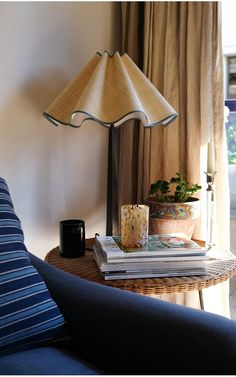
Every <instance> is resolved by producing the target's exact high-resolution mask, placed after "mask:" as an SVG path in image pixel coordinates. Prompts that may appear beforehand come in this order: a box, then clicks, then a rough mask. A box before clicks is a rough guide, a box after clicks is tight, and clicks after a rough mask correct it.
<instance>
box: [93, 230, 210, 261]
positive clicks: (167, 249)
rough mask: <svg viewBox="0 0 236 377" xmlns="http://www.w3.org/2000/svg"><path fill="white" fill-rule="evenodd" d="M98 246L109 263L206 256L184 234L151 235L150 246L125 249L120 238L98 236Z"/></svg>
mask: <svg viewBox="0 0 236 377" xmlns="http://www.w3.org/2000/svg"><path fill="white" fill-rule="evenodd" d="M96 244H97V245H98V246H99V247H100V249H101V250H102V251H103V252H104V254H105V257H106V259H107V261H109V260H114V259H117V260H119V259H126V258H129V259H130V260H131V259H132V258H139V259H140V258H141V257H145V258H148V259H149V258H150V257H161V256H162V257H163V256H165V257H168V256H169V257H172V256H174V255H175V256H190V255H192V256H204V255H206V253H207V250H206V249H205V248H202V247H200V246H199V245H198V244H197V243H196V242H195V241H193V240H191V239H189V238H187V237H186V236H185V235H184V234H181V233H176V234H159V235H149V236H148V245H147V246H146V247H142V248H125V247H124V246H123V245H122V243H121V237H120V236H96Z"/></svg>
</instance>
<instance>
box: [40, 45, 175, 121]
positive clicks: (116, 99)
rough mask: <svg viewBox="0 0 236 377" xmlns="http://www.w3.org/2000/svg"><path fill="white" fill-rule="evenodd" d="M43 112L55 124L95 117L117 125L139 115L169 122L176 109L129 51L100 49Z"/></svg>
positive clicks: (143, 118) (140, 117)
mask: <svg viewBox="0 0 236 377" xmlns="http://www.w3.org/2000/svg"><path fill="white" fill-rule="evenodd" d="M44 116H45V117H46V118H47V119H48V120H49V121H51V122H52V123H53V124H54V125H56V126H58V125H68V126H73V127H79V126H81V124H82V123H83V122H84V121H86V120H94V121H96V122H97V123H100V124H102V125H103V126H106V127H110V125H113V126H115V127H116V126H120V125H121V124H122V123H124V122H126V121H127V120H129V119H140V120H141V122H142V123H143V125H144V126H145V127H151V126H155V125H158V124H163V125H167V124H168V123H170V122H172V121H173V120H174V119H175V118H176V116H177V113H176V111H175V110H174V109H173V108H172V107H171V105H170V104H169V103H168V102H167V101H166V100H165V98H164V97H163V96H162V95H161V93H160V92H159V91H158V90H157V89H156V88H155V86H154V85H153V84H152V83H151V81H150V80H149V79H148V78H147V77H146V76H145V75H144V74H143V72H142V71H141V70H140V69H139V68H138V67H137V66H136V64H135V63H134V62H133V61H132V59H131V58H130V57H129V56H128V55H127V54H124V55H122V56H121V55H120V54H119V52H115V53H114V54H113V55H109V54H108V53H107V52H104V53H103V54H100V53H98V52H97V53H96V54H95V56H94V57H93V58H92V59H91V60H90V61H89V63H88V64H87V65H86V66H85V67H84V69H82V71H81V73H80V74H79V75H78V76H77V77H76V78H75V79H74V80H73V81H72V82H70V83H69V84H68V86H67V87H66V88H65V89H64V90H63V91H62V93H61V94H60V95H59V96H58V97H57V98H56V99H55V100H54V101H53V103H52V104H51V105H50V106H49V107H48V108H47V109H46V111H45V112H44Z"/></svg>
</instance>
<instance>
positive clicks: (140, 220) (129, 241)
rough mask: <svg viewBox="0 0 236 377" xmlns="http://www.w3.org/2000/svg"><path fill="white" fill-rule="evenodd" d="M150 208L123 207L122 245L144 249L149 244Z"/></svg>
mask: <svg viewBox="0 0 236 377" xmlns="http://www.w3.org/2000/svg"><path fill="white" fill-rule="evenodd" d="M148 224H149V207H148V206H145V205H140V204H139V205H138V204H135V205H134V204H133V205H123V206H122V207H121V243H122V245H123V246H125V247H132V248H136V247H143V246H146V245H147V243H148Z"/></svg>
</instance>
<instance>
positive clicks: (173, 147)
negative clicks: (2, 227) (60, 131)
mask: <svg viewBox="0 0 236 377" xmlns="http://www.w3.org/2000/svg"><path fill="white" fill-rule="evenodd" d="M121 10H122V12H121V31H122V49H123V52H127V53H128V55H129V56H130V57H131V58H132V59H133V60H134V61H135V62H136V64H139V66H140V68H141V69H142V70H143V72H144V73H145V75H146V76H147V77H148V78H149V79H150V80H151V81H152V83H153V84H154V85H155V86H156V88H157V89H158V90H159V91H160V92H161V94H162V95H163V96H164V98H165V99H166V100H167V101H168V102H169V103H170V104H171V105H172V106H173V107H174V108H175V109H176V111H177V112H178V114H179V116H178V118H177V119H176V120H175V121H174V122H172V123H171V125H170V126H169V127H166V128H164V127H162V126H160V127H154V128H152V129H144V128H143V126H142V125H140V124H138V125H136V126H134V125H132V126H131V127H123V128H122V129H120V130H119V133H120V135H119V136H120V150H119V179H118V182H119V190H118V195H119V206H120V205H121V204H127V203H131V202H133V201H138V202H142V201H143V200H144V199H145V198H146V197H147V195H148V192H149V188H150V184H151V183H153V182H154V181H156V180H157V179H167V180H168V179H170V177H171V176H173V175H175V173H176V172H178V171H180V172H182V173H183V174H184V175H185V176H186V178H187V180H188V181H191V182H193V183H198V184H200V185H201V186H202V190H201V192H200V193H199V194H198V195H196V196H198V197H199V198H200V200H201V218H200V220H199V223H198V225H197V228H196V230H195V233H194V238H196V239H202V240H204V239H205V237H206V214H207V203H206V198H207V194H206V188H207V185H206V176H205V173H204V172H206V170H207V144H208V142H209V141H211V142H212V143H214V150H215V165H216V171H217V174H216V181H215V213H214V242H215V243H216V245H217V246H219V247H222V248H223V249H228V248H229V185H228V166H227V143H226V136H225V130H224V94H223V55H222V45H221V6H220V3H219V2H159V1H158V2H144V3H139V2H123V3H121ZM140 29H141V30H140ZM127 146H128V148H127ZM225 286H226V291H227V292H226V291H225V293H222V292H221V293H220V295H221V297H222V302H223V305H222V306H223V309H222V310H223V314H225V315H229V308H228V300H227V298H228V290H227V284H226V285H225ZM220 295H218V297H220ZM186 297H187V296H186V295H185V298H183V300H184V301H186V300H188V299H187V298H186ZM172 300H174V301H176V300H177V299H176V297H175V298H172ZM191 300H192V299H191V298H190V301H191ZM206 310H207V308H206Z"/></svg>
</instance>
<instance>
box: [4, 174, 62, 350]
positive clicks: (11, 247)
mask: <svg viewBox="0 0 236 377" xmlns="http://www.w3.org/2000/svg"><path fill="white" fill-rule="evenodd" d="M64 322H65V321H64V318H63V316H62V314H61V313H60V311H59V308H58V306H57V304H56V303H55V301H54V300H53V299H52V298H51V295H50V293H49V291H48V289H47V286H46V284H45V282H44V280H43V279H42V277H41V276H40V274H39V273H38V271H37V270H36V269H35V268H34V267H33V266H32V265H31V263H30V259H29V254H28V252H27V249H26V247H25V245H24V234H23V231H22V228H21V223H20V220H19V218H18V217H17V216H16V214H15V212H14V208H13V204H12V201H11V197H10V194H9V190H8V186H7V184H6V181H5V180H4V179H2V178H0V354H1V353H5V352H9V351H11V352H12V351H15V350H18V349H21V347H23V348H25V347H27V346H32V345H37V344H38V343H41V342H45V341H47V340H54V339H56V338H57V337H59V336H60V335H61V334H62V332H63V330H64Z"/></svg>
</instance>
